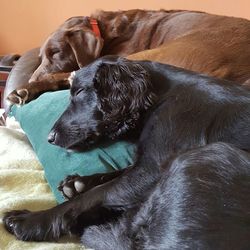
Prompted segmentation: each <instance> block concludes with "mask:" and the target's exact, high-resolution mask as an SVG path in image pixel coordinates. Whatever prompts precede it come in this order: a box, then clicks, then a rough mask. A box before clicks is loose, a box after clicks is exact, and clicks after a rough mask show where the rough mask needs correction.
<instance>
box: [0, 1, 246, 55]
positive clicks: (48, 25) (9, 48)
mask: <svg viewBox="0 0 250 250" xmlns="http://www.w3.org/2000/svg"><path fill="white" fill-rule="evenodd" d="M131 8H143V9H160V8H164V9H190V10H202V11H207V12H210V13H216V14H223V15H229V16H237V17H244V18H248V19H250V0H140V1H138V0H116V1H115V0H113V1H111V0H0V54H7V53H23V52H24V51H26V50H28V49H30V48H33V47H36V46H39V45H40V44H41V43H42V42H43V41H44V40H45V38H46V37H47V36H48V34H50V33H51V32H52V31H54V30H55V29H56V28H57V26H58V25H60V24H61V23H62V22H63V21H64V20H65V19H67V18H69V17H71V16H76V15H81V16H82V15H89V14H90V13H92V12H93V11H94V10H96V9H105V10H119V9H131Z"/></svg>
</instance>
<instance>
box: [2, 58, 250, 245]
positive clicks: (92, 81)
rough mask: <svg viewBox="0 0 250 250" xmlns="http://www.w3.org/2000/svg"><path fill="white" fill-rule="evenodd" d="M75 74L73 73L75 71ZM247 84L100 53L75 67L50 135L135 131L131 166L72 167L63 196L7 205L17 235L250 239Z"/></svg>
mask: <svg viewBox="0 0 250 250" xmlns="http://www.w3.org/2000/svg"><path fill="white" fill-rule="evenodd" d="M72 77H73V76H72ZM249 124H250V92H249V91H247V90H246V89H244V88H243V87H240V86H238V85H235V84H233V83H231V82H228V81H223V80H218V79H215V78H211V77H207V76H204V75H199V74H196V73H193V72H190V71H186V70H184V69H180V68H176V67H173V66H169V65H164V64H159V63H154V62H148V61H128V60H126V59H123V58H119V57H105V58H101V59H98V60H97V61H96V62H94V63H92V64H91V65H89V66H87V67H84V68H82V69H80V70H79V71H77V72H76V73H75V76H74V78H73V82H72V87H71V102H70V105H69V107H68V108H67V110H66V111H65V112H64V113H63V114H62V116H61V117H60V119H59V120H58V121H57V122H56V124H55V125H54V127H53V129H52V131H51V133H50V135H49V141H50V142H51V143H53V144H55V145H58V146H61V147H65V148H67V149H71V150H82V149H84V150H85V149H88V148H90V147H92V146H93V145H95V144H96V143H98V142H99V141H101V140H102V139H105V138H107V137H108V138H112V139H116V138H120V137H122V136H124V135H130V134H131V135H134V134H137V132H141V131H142V132H141V134H140V139H139V143H138V152H137V158H136V159H135V163H134V165H133V166H131V167H128V168H127V169H125V170H122V171H117V172H114V173H111V174H97V175H95V176H90V177H86V176H85V177H80V176H70V177H68V178H66V180H64V181H63V182H62V183H61V185H60V190H61V191H62V192H63V193H64V195H65V197H67V198H68V199H69V200H68V201H66V202H64V203H63V204H60V205H58V206H56V207H54V208H52V209H49V210H45V211H38V212H30V211H27V210H22V211H11V212H8V213H6V214H5V217H4V224H5V227H6V229H7V230H8V231H9V232H11V233H13V234H14V235H15V236H16V237H17V238H18V239H21V240H29V241H32V240H35V241H45V240H56V239H58V238H59V237H60V236H61V235H63V234H68V233H78V234H81V235H82V243H83V244H84V245H85V246H87V247H90V248H93V249H249V247H250V241H249V239H250V155H249V154H248V152H247V151H249V150H250V139H249V138H250V126H249Z"/></svg>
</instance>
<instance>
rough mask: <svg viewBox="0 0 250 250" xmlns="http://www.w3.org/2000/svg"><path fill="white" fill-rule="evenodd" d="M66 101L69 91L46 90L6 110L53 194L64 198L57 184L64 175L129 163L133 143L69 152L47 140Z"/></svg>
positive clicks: (108, 169)
mask: <svg viewBox="0 0 250 250" xmlns="http://www.w3.org/2000/svg"><path fill="white" fill-rule="evenodd" d="M68 104H69V90H63V91H56V92H48V93H45V94H43V95H41V96H40V97H39V98H37V99H36V100H34V101H32V102H30V103H28V104H25V105H23V106H21V107H17V106H13V107H12V109H11V112H10V115H11V116H14V117H15V118H16V120H18V121H19V122H20V125H21V127H22V129H23V130H24V131H25V133H26V134H27V136H28V138H29V140H30V142H31V144H32V146H33V148H34V150H35V152H36V154H37V156H38V159H39V160H40V162H41V164H42V165H43V168H44V171H45V177H46V179H47V181H48V183H49V185H50V187H51V189H52V191H53V193H54V195H55V197H56V200H57V201H58V202H59V203H61V202H63V201H64V198H63V197H62V195H61V193H60V192H59V191H58V190H57V186H58V184H59V182H60V181H61V180H63V179H64V178H65V177H66V176H67V175H71V174H76V173H77V174H79V175H92V174H95V173H108V172H111V171H114V170H118V169H122V168H125V167H127V166H128V165H130V164H132V162H133V156H134V152H135V145H134V144H132V143H129V142H126V141H119V142H110V143H107V144H106V145H98V147H97V148H95V149H93V150H91V151H87V152H83V153H75V152H73V153H69V152H67V151H66V150H65V149H63V148H60V147H58V146H55V145H51V144H49V143H48V141H47V137H48V134H49V131H50V129H51V128H52V126H53V125H54V123H55V121H56V120H57V119H58V118H59V116H60V115H61V114H62V113H63V111H64V110H65V109H66V107H67V105H68Z"/></svg>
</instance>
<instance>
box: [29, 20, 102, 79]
mask: <svg viewBox="0 0 250 250" xmlns="http://www.w3.org/2000/svg"><path fill="white" fill-rule="evenodd" d="M102 47H103V39H102V38H101V37H98V36H97V35H96V34H95V33H94V32H93V31H92V28H91V25H90V20H89V18H88V17H72V18H70V19H68V20H67V21H66V22H65V23H64V24H63V25H61V26H60V27H59V28H58V29H57V30H56V31H55V32H54V33H52V34H51V35H50V36H49V37H48V39H47V40H46V41H45V43H44V44H43V46H42V47H41V49H40V57H41V64H40V65H39V67H38V68H37V69H36V71H35V72H34V73H33V75H32V76H31V79H30V82H32V81H37V80H40V79H41V78H42V77H44V76H46V75H47V74H50V73H56V72H71V71H73V70H77V69H79V68H81V67H83V66H85V65H87V64H89V63H90V62H92V61H94V60H95V59H96V58H98V57H99V56H100V52H101V50H102Z"/></svg>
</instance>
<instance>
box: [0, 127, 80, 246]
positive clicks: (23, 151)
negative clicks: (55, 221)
mask: <svg viewBox="0 0 250 250" xmlns="http://www.w3.org/2000/svg"><path fill="white" fill-rule="evenodd" d="M7 125H10V124H7ZM13 125H14V126H13ZM0 138H1V141H0V249H1V250H20V249H25V250H39V249H40V250H44V249H46V250H80V249H82V250H83V249H85V248H84V247H83V246H81V245H80V244H79V239H77V238H75V239H73V238H72V237H67V238H63V239H60V240H59V242H56V243H55V242H27V241H21V240H17V239H16V237H15V236H14V235H12V234H10V233H9V232H8V231H7V230H6V229H5V228H4V226H3V222H2V217H3V214H4V213H5V212H6V211H9V210H13V209H14V210H16V209H29V210H32V211H37V210H44V209H48V208H51V207H53V206H55V204H56V201H55V198H54V195H53V194H52V192H51V190H50V188H49V185H48V183H47V182H46V181H45V178H44V171H43V169H42V167H41V164H40V163H39V161H38V159H37V157H36V155H35V153H34V151H33V150H32V147H31V145H30V143H29V141H28V138H27V137H26V135H25V134H24V133H23V132H21V131H20V129H19V128H18V126H17V125H16V124H11V127H10V128H7V127H2V126H0Z"/></svg>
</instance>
